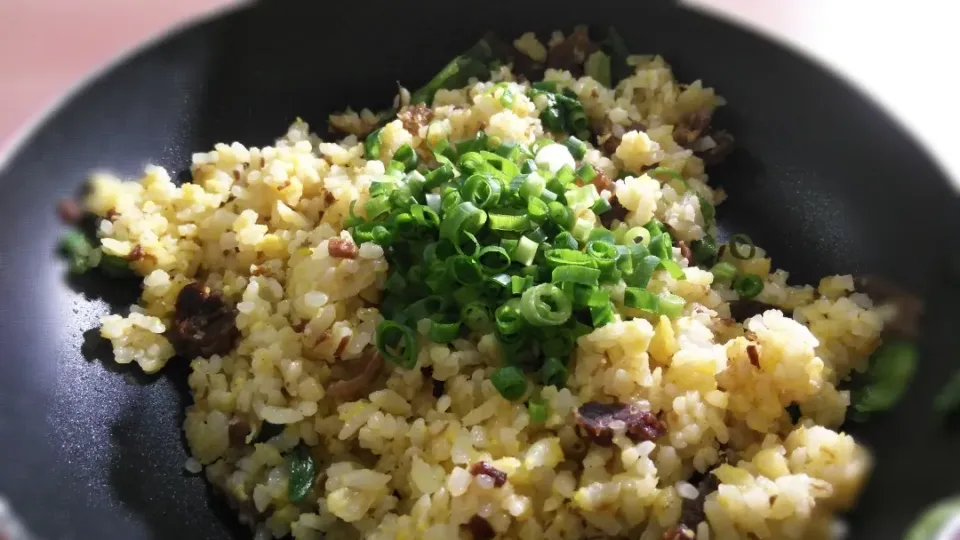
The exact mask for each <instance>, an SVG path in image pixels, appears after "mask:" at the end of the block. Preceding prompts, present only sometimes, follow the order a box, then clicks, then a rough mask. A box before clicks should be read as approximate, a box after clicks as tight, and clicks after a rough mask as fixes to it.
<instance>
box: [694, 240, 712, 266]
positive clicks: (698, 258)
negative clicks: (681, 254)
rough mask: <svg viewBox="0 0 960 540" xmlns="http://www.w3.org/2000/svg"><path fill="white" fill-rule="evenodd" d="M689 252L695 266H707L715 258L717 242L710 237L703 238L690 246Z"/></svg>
mask: <svg viewBox="0 0 960 540" xmlns="http://www.w3.org/2000/svg"><path fill="white" fill-rule="evenodd" d="M690 252H691V253H692V254H693V260H694V262H696V263H697V264H701V265H709V264H713V261H714V260H716V258H717V242H716V241H715V240H714V239H713V237H712V236H709V235H708V236H704V237H703V238H701V239H700V240H694V241H693V243H691V244H690Z"/></svg>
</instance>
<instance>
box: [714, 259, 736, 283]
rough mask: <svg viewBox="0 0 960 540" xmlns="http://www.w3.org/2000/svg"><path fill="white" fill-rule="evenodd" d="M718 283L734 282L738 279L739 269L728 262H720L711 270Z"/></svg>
mask: <svg viewBox="0 0 960 540" xmlns="http://www.w3.org/2000/svg"><path fill="white" fill-rule="evenodd" d="M710 272H712V273H713V279H714V280H716V281H733V279H734V278H735V277H737V268H736V267H735V266H733V265H732V264H730V263H728V262H718V263H717V264H715V265H713V268H711V269H710Z"/></svg>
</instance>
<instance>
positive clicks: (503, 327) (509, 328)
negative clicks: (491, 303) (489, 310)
mask: <svg viewBox="0 0 960 540" xmlns="http://www.w3.org/2000/svg"><path fill="white" fill-rule="evenodd" d="M519 303H520V301H519V299H515V301H513V300H512V301H509V302H507V303H505V304H503V305H501V306H500V307H498V308H497V311H496V313H494V316H493V319H494V322H495V323H496V326H497V331H498V332H499V333H500V334H501V335H512V334H516V333H517V332H519V331H520V329H521V328H523V326H524V319H523V315H521V314H520V309H519Z"/></svg>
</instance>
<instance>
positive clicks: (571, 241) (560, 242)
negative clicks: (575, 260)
mask: <svg viewBox="0 0 960 540" xmlns="http://www.w3.org/2000/svg"><path fill="white" fill-rule="evenodd" d="M553 247H555V248H561V249H571V250H575V249H579V247H580V244H578V243H577V239H576V238H574V237H573V235H572V234H570V233H569V232H567V231H563V232H561V233H560V234H558V235H557V236H556V237H555V238H554V239H553Z"/></svg>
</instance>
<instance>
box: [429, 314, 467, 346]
mask: <svg viewBox="0 0 960 540" xmlns="http://www.w3.org/2000/svg"><path fill="white" fill-rule="evenodd" d="M458 335H460V321H454V322H442V321H438V320H436V319H431V320H430V330H429V331H428V332H427V338H428V339H429V340H430V341H432V342H434V343H450V342H451V341H453V340H454V339H456V338H457V336H458Z"/></svg>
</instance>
